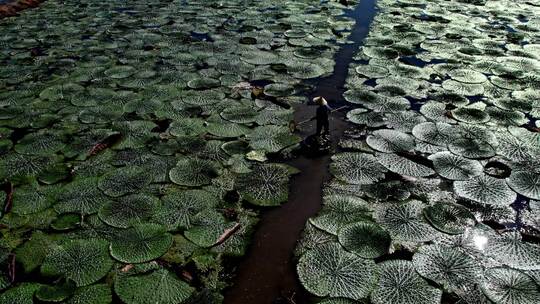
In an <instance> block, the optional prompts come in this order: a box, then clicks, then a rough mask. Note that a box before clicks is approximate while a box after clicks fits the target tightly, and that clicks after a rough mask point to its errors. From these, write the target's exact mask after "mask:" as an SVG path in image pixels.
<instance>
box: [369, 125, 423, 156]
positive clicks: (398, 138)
mask: <svg viewBox="0 0 540 304" xmlns="http://www.w3.org/2000/svg"><path fill="white" fill-rule="evenodd" d="M366 142H367V144H368V145H369V146H370V147H371V148H373V149H374V150H377V151H380V152H386V153H392V152H401V151H411V150H414V147H415V142H414V137H412V136H411V135H409V134H407V133H403V132H400V131H396V130H390V129H383V130H376V131H373V133H372V135H369V136H368V137H367V139H366Z"/></svg>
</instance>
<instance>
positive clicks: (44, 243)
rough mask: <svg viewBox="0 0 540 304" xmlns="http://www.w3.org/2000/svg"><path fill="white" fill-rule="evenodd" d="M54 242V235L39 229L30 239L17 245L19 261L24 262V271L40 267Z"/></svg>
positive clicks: (16, 252)
mask: <svg viewBox="0 0 540 304" xmlns="http://www.w3.org/2000/svg"><path fill="white" fill-rule="evenodd" d="M53 244H54V238H53V237H50V236H49V235H47V234H45V233H43V232H41V231H39V230H37V231H34V232H33V233H32V236H31V237H30V239H29V240H28V241H26V242H25V243H24V244H22V245H21V246H19V247H17V249H16V250H15V254H16V258H17V262H18V263H20V264H22V266H23V269H24V272H25V273H30V272H32V271H33V270H34V269H36V268H37V267H39V266H40V265H41V264H42V263H43V260H45V257H46V256H47V254H48V253H49V250H50V249H51V248H52V246H53Z"/></svg>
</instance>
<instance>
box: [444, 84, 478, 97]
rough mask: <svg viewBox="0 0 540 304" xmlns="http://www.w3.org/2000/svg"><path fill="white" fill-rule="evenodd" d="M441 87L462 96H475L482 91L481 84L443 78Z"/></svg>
mask: <svg viewBox="0 0 540 304" xmlns="http://www.w3.org/2000/svg"><path fill="white" fill-rule="evenodd" d="M442 87H443V88H444V89H445V90H448V91H450V92H452V93H456V94H460V95H464V96H476V95H482V94H483V93H484V87H483V86H482V85H481V84H474V83H464V82H459V81H455V80H445V81H444V82H443V84H442Z"/></svg>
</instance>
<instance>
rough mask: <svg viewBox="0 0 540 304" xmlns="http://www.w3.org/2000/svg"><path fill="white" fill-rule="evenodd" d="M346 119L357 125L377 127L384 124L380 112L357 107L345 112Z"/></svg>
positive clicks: (384, 120)
mask: <svg viewBox="0 0 540 304" xmlns="http://www.w3.org/2000/svg"><path fill="white" fill-rule="evenodd" d="M347 119H348V120H350V121H351V122H352V123H355V124H358V125H366V126H368V127H372V128H377V127H381V126H384V125H385V124H386V119H385V117H384V115H383V114H382V113H379V112H373V111H368V110H366V109H362V108H358V109H354V110H351V111H349V112H347Z"/></svg>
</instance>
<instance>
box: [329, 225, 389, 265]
mask: <svg viewBox="0 0 540 304" xmlns="http://www.w3.org/2000/svg"><path fill="white" fill-rule="evenodd" d="M338 238H339V243H340V244H341V245H342V246H343V247H345V249H347V250H348V251H350V252H352V253H355V254H356V255H358V256H360V257H362V258H365V259H374V258H377V257H380V256H381V255H384V254H386V253H388V249H389V248H390V241H391V240H390V235H389V234H388V232H386V231H384V230H383V229H382V228H381V227H380V226H379V225H377V224H374V223H370V222H356V223H352V224H348V225H346V226H343V227H342V228H341V229H339V233H338Z"/></svg>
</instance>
